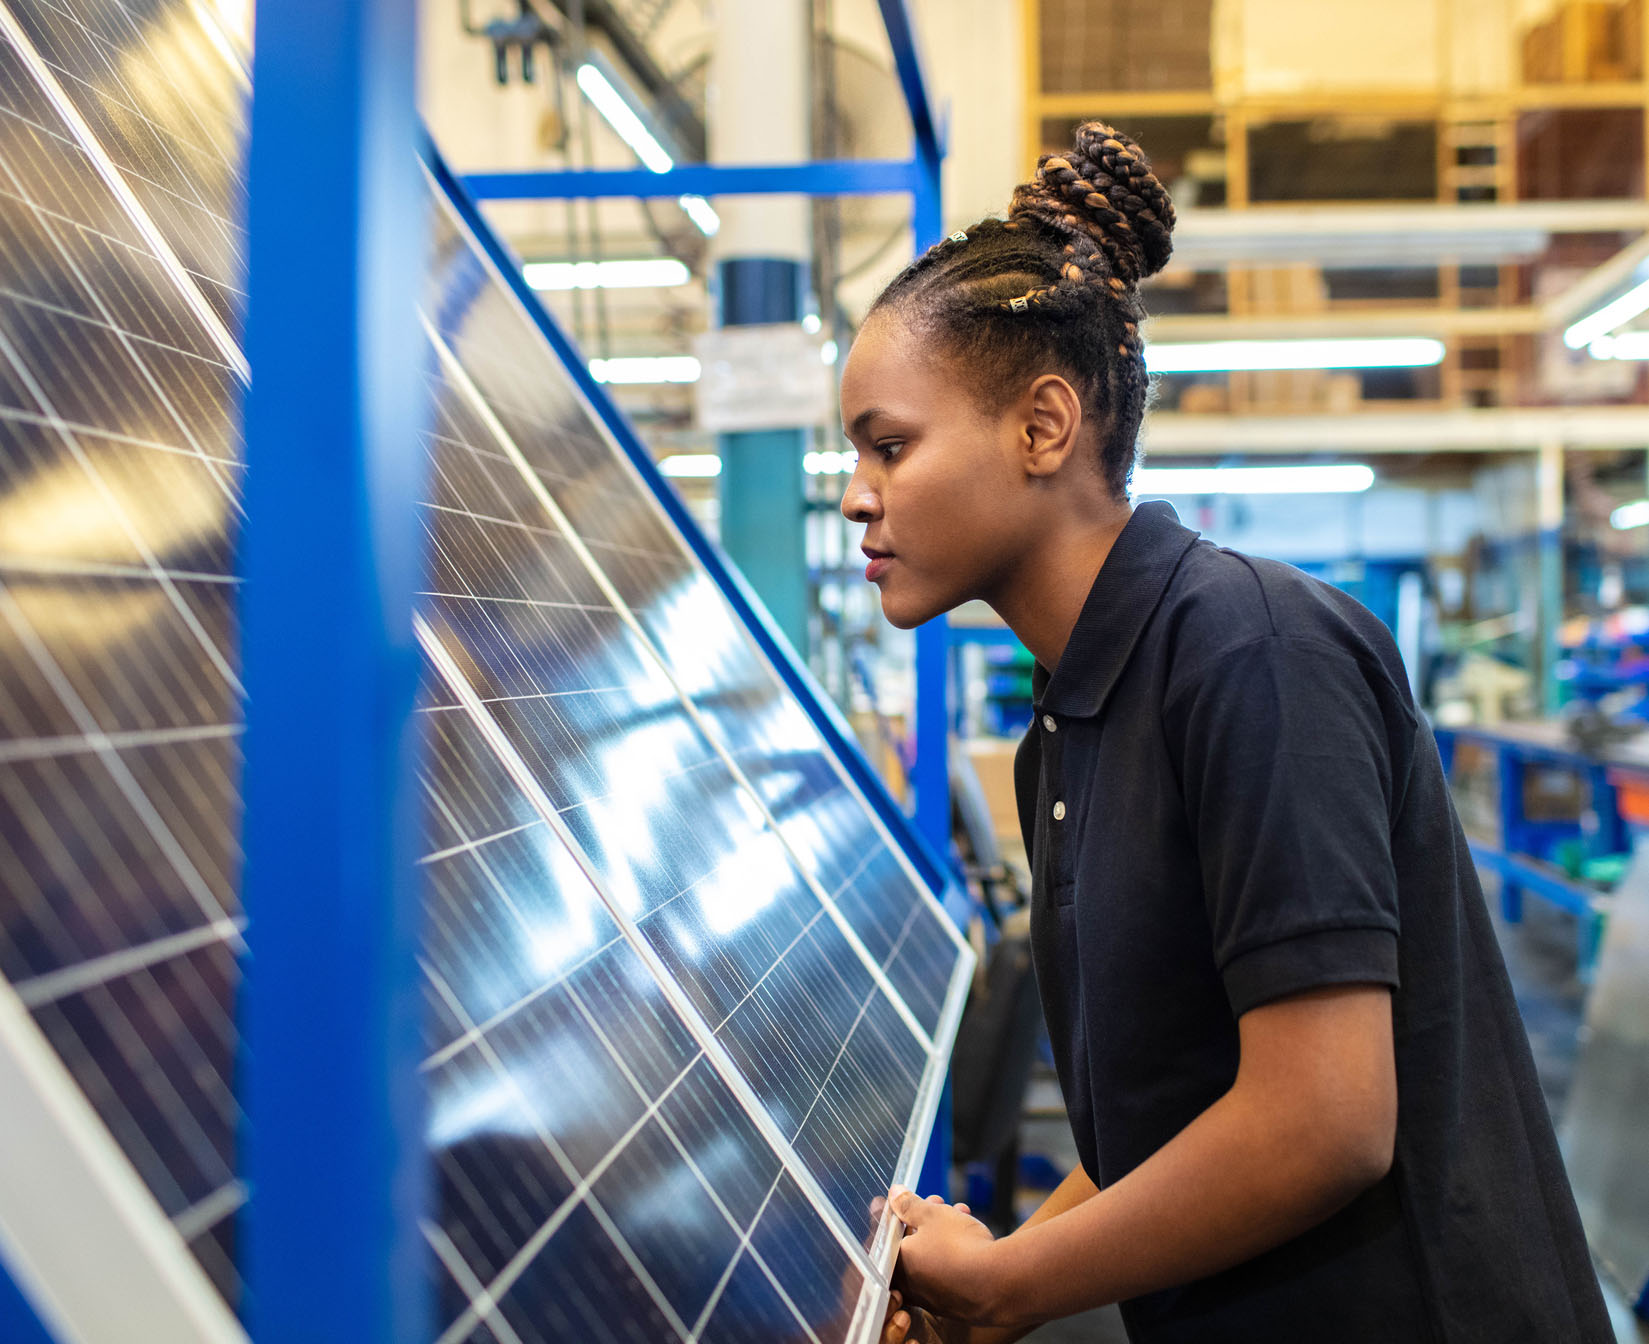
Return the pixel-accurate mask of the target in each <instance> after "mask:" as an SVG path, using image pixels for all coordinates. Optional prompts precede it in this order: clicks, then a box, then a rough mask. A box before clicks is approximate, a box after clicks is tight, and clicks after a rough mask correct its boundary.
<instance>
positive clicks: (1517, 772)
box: [1495, 742, 1527, 924]
mask: <svg viewBox="0 0 1649 1344" xmlns="http://www.w3.org/2000/svg"><path fill="white" fill-rule="evenodd" d="M1495 759H1496V766H1497V769H1498V772H1499V783H1500V852H1501V853H1502V854H1506V855H1512V854H1521V853H1524V852H1525V851H1526V849H1527V840H1526V837H1525V827H1526V823H1525V822H1524V819H1523V759H1522V757H1520V756H1519V755H1518V754H1517V752H1516V750H1515V749H1514V748H1513V747H1512V746H1511V744H1510V743H1506V742H1497V743H1496V744H1495ZM1500 917H1501V918H1502V919H1504V920H1505V921H1506V923H1508V924H1516V923H1517V922H1518V921H1519V920H1520V919H1522V918H1523V888H1522V887H1521V886H1519V885H1518V883H1517V881H1516V879H1515V878H1513V877H1512V875H1511V873H1510V872H1509V871H1508V870H1507V869H1505V868H1502V869H1501V871H1500Z"/></svg>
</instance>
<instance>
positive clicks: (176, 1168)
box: [0, 0, 970, 1344]
mask: <svg viewBox="0 0 1649 1344" xmlns="http://www.w3.org/2000/svg"><path fill="white" fill-rule="evenodd" d="M246 93H247V82H246V73H245V63H244V49H243V47H241V46H240V45H238V40H237V35H236V34H234V33H233V32H231V31H229V30H227V29H226V27H225V26H224V25H223V24H222V22H221V21H220V17H219V16H218V15H217V14H216V13H215V12H214V11H213V10H212V9H211V8H209V7H208V6H207V5H206V4H204V3H202V2H201V0H58V2H57V3H51V2H49V0H0V973H3V976H4V984H0V1132H3V1133H7V1134H9V1135H13V1136H17V1138H18V1141H19V1142H22V1141H23V1140H24V1139H25V1138H26V1139H28V1141H29V1142H30V1144H31V1147H30V1149H29V1151H30V1153H31V1155H32V1156H33V1158H34V1160H32V1161H30V1162H29V1163H27V1164H26V1165H27V1167H28V1170H27V1171H24V1170H22V1167H23V1165H24V1164H18V1163H15V1162H11V1161H10V1160H9V1159H8V1163H7V1170H6V1171H5V1172H4V1173H0V1261H3V1262H4V1265H5V1267H7V1268H9V1269H10V1270H11V1271H12V1274H13V1276H14V1277H15V1278H16V1279H17V1281H18V1283H19V1285H20V1286H21V1287H22V1288H23V1289H24V1291H25V1293H26V1294H27V1295H29V1296H30V1297H31V1298H32V1299H33V1300H34V1301H35V1304H36V1306H37V1307H38V1308H40V1309H41V1312H42V1315H43V1317H44V1319H46V1320H47V1321H48V1323H50V1324H51V1325H52V1326H53V1328H54V1329H55V1330H57V1331H58V1332H59V1333H60V1334H61V1335H62V1337H64V1338H76V1339H102V1338H136V1337H146V1336H143V1335H142V1331H143V1330H144V1329H149V1330H150V1331H151V1333H153V1332H154V1331H157V1330H159V1331H170V1332H171V1333H166V1334H163V1335H160V1334H156V1335H155V1337H165V1338H168V1339H177V1340H180V1341H182V1340H192V1339H232V1338H234V1337H235V1336H236V1335H237V1333H238V1327H237V1326H236V1325H235V1323H234V1320H233V1317H232V1315H231V1314H230V1311H229V1310H227V1309H225V1304H227V1306H228V1307H229V1308H232V1307H233V1306H234V1305H235V1304H236V1303H237V1302H238V1299H239V1294H240V1282H239V1278H238V1275H237V1269H236V1255H235V1245H234V1227H235V1224H236V1216H237V1212H238V1210H239V1209H240V1207H241V1205H242V1204H243V1203H244V1200H245V1189H244V1186H243V1185H242V1183H241V1181H240V1180H239V1178H238V1176H237V1169H236V1159H235V1148H236V1133H237V1128H238V1126H239V1124H240V1120H241V1116H240V1112H239V1110H238V1107H237V1102H236V1097H235V1092H234V1087H233V1078H234V1059H235V1052H236V1048H237V1047H236V1035H235V1028H234V999H235V984H236V965H237V958H238V956H239V954H240V953H241V952H242V951H243V950H244V943H243V936H244V935H246V933H247V930H246V929H245V926H244V921H243V920H242V917H241V914H240V910H239V905H238V898H237V877H238V864H239V851H238V845H237V830H238V822H239V798H238V769H239V761H238V742H237V739H238V735H239V732H240V722H241V716H240V685H239V682H238V679H237V674H236V660H237V653H236V630H235V613H236V583H237V580H236V574H235V554H234V552H235V539H236V534H237V530H238V526H239V522H240V512H239V502H238V501H239V476H240V470H241V468H240V465H239V460H238V459H239V453H238V430H237V419H238V413H239V405H240V398H241V393H242V391H243V390H244V386H245V382H246V373H247V371H246V366H245V360H244V357H243V355H242V353H241V349H240V345H239V332H240V324H241V315H242V311H243V308H244V296H243V295H242V294H241V293H240V292H239V290H238V289H237V277H238V275H239V268H240V259H241V257H242V256H243V254H244V245H243V239H242V237H241V234H240V232H239V228H238V226H237V224H236V223H235V222H234V221H236V220H238V219H240V218H242V217H243V214H244V211H243V206H244V200H243V197H244V181H243V176H242V168H241V152H240V139H241V135H242V131H243V126H244V113H243V104H244V101H245V97H246ZM430 199H431V212H432V218H433V221H434V237H433V242H432V251H431V263H430V272H429V279H428V287H427V294H426V301H425V303H424V305H423V310H424V313H425V314H426V316H425V325H426V330H427V334H428V338H429V343H430V348H431V351H432V358H431V360H430V364H429V368H430V374H429V389H430V395H431V399H432V403H433V414H432V431H431V433H430V435H429V437H428V441H427V449H428V455H429V487H428V496H427V504H426V505H425V507H424V509H423V521H424V526H425V529H426V532H427V534H428V538H429V551H428V583H427V588H428V591H427V594H426V595H425V597H424V599H423V606H422V610H421V612H420V614H419V617H418V626H419V635H420V639H421V641H422V643H423V645H424V648H425V651H426V654H427V657H428V665H429V673H428V676H427V678H426V691H425V695H424V700H423V706H422V709H421V711H420V713H421V719H422V720H423V723H424V727H425V730H426V731H425V736H426V742H427V749H426V760H427V767H426V771H425V781H424V783H425V790H426V795H427V811H426V817H427V821H426V835H425V851H426V852H425V854H424V858H423V861H422V862H423V868H424V871H425V873H426V875H427V891H428V912H427V932H426V937H425V947H424V956H423V968H424V972H425V977H424V980H425V988H426V991H427V998H428V1022H429V1028H428V1030H429V1053H428V1057H427V1058H426V1059H425V1061H424V1064H423V1072H424V1076H425V1078H426V1080H427V1083H428V1088H429V1096H430V1129H429V1141H430V1150H431V1158H432V1161H433V1162H434V1164H435V1167H436V1171H437V1173H438V1182H437V1184H438V1192H439V1199H438V1203H437V1207H435V1208H434V1209H432V1211H431V1215H430V1218H429V1221H428V1222H427V1223H426V1224H425V1226H424V1232H425V1234H426V1237H427V1239H428V1242H429V1245H430V1248H431V1257H430V1264H431V1272H432V1274H433V1275H434V1276H435V1278H436V1282H437V1300H438V1303H439V1321H440V1330H441V1334H440V1339H441V1340H442V1341H443V1344H445V1342H446V1341H456V1340H463V1339H496V1340H499V1341H503V1342H505V1344H509V1342H510V1341H516V1340H522V1341H534V1340H562V1339H592V1340H599V1339H609V1338H612V1339H647V1340H654V1339H670V1338H681V1339H717V1340H721V1339H727V1340H742V1339H751V1340H756V1339H761V1340H763V1341H770V1340H774V1339H781V1340H782V1339H808V1340H813V1341H817V1344H829V1341H832V1340H842V1339H847V1338H868V1337H871V1336H872V1335H873V1334H874V1331H875V1328H876V1326H877V1324H878V1323H879V1320H880V1312H881V1302H882V1298H883V1295H884V1294H885V1281H886V1274H887V1270H888V1264H889V1260H890V1256H891V1246H892V1234H891V1232H890V1230H889V1228H888V1226H887V1224H886V1223H885V1222H880V1223H878V1222H875V1221H873V1220H872V1219H871V1217H870V1213H869V1203H870V1201H871V1199H872V1198H873V1197H875V1196H876V1195H878V1194H879V1193H881V1192H882V1191H884V1190H885V1189H886V1187H887V1185H888V1183H889V1182H890V1181H892V1180H894V1179H900V1180H907V1181H908V1180H910V1179H911V1177H912V1176H913V1174H914V1170H915V1166H916V1164H917V1163H918V1162H919V1161H920V1158H921V1147H922V1144H923V1141H924V1139H925V1134H926V1126H927V1124H928V1122H929V1120H930V1119H931V1115H932V1107H933V1104H934V1099H935V1096H936V1089H937V1086H938V1083H939V1079H940V1077H941V1076H942V1071H943V1065H944V1057H945V1055H946V1054H947V1052H948V1049H949V1045H950V1041H951V1038H952V1035H953V1033H954V1029H955V1022H956V1017H957V1015H958V1013H959V1012H960V1005H961V998H962V995H963V993H964V991H965V985H966V980H967V972H968V963H969V961H970V957H969V954H968V953H967V951H966V949H965V947H964V946H963V944H962V943H961V941H960V940H959V939H958V938H957V936H956V933H955V931H954V929H953V928H952V927H951V925H950V924H949V922H948V921H947V919H946V918H945V916H944V915H943V913H942V912H941V910H940V909H939V907H938V905H937V903H936V902H935V900H934V898H933V894H932V891H931V890H930V888H929V887H928V886H927V885H926V884H925V883H924V882H923V880H922V879H921V877H920V876H919V875H918V873H917V871H916V870H915V869H914V868H913V867H912V865H911V863H910V861H909V858H908V856H907V854H906V852H905V850H904V848H903V847H902V841H901V840H900V839H898V838H896V837H895V836H894V835H893V834H891V833H890V832H889V831H888V830H887V828H886V827H885V826H884V825H883V824H882V822H881V821H880V820H878V817H877V814H876V812H875V811H874V810H873V809H872V808H871V806H870V805H869V804H868V803H867V800H866V799H865V797H864V796H863V795H862V794H861V793H860V791H859V790H858V789H857V787H856V786H855V785H854V783H853V782H852V779H851V776H850V775H849V773H848V772H847V771H846V770H845V768H844V766H843V763H842V762H841V760H840V759H839V758H838V757H837V756H836V755H835V754H834V753H833V751H832V750H831V748H830V747H829V745H828V744H827V742H826V741H825V739H824V738H823V736H821V734H820V732H819V730H818V728H817V727H816V724H815V720H814V718H813V717H812V716H811V715H810V714H809V712H808V710H807V709H806V708H805V707H804V706H803V705H802V704H801V703H800V702H799V701H798V700H797V699H796V698H795V697H794V696H793V695H792V694H791V692H790V691H789V690H787V689H786V686H785V683H784V682H783V681H782V680H781V679H780V677H779V675H778V673H777V671H776V669H775V668H774V666H773V664H772V663H771V662H769V661H768V659H767V658H766V656H765V655H764V654H763V653H762V652H761V651H760V648H759V646H758V644H757V643H756V642H755V640H754V639H753V638H752V637H751V634H750V632H749V631H748V630H747V629H746V628H745V627H744V625H743V624H742V623H741V621H740V619H739V617H738V616H737V615H736V614H735V612H734V610H733V609H732V608H731V607H730V606H729V604H728V603H727V601H726V600H725V598H724V596H723V594H722V590H721V589H720V587H719V586H718V585H717V583H716V581H715V580H714V579H713V578H712V577H711V575H710V574H709V573H708V572H707V571H706V570H705V569H704V568H703V567H702V566H701V565H700V564H699V563H698V562H697V561H696V560H695V559H694V557H693V551H692V549H691V548H690V547H689V546H688V545H687V544H686V541H685V540H684V538H683V536H682V535H681V534H680V532H679V531H678V530H677V529H676V528H675V526H674V525H673V524H672V523H671V522H670V521H669V519H668V517H667V515H666V514H665V512H664V511H663V510H662V509H661V508H660V506H659V504H658V501H657V500H656V499H655V498H654V497H653V495H652V494H651V493H650V491H649V490H648V488H647V487H646V485H645V484H644V483H643V482H642V480H641V478H640V477H639V476H638V475H637V474H636V472H635V470H634V468H633V467H632V466H631V465H630V462H629V459H628V458H627V457H626V456H625V454H624V453H623V452H622V451H621V449H620V448H619V447H618V446H617V445H615V443H614V442H613V440H612V439H611V438H610V437H609V436H608V435H607V434H606V432H605V431H604V430H603V428H602V427H601V422H600V421H599V420H598V419H597V418H596V417H595V416H594V415H593V414H592V409H591V407H590V405H589V404H588V403H587V402H586V401H585V400H584V399H583V398H582V396H581V395H580V393H579V392H578V390H577V388H576V387H575V385H574V384H573V382H572V381H571V380H570V378H569V377H568V374H567V371H566V370H565V368H564V367H563V366H562V365H561V364H560V362H559V361H558V360H557V358H556V356H555V355H554V353H553V352H552V350H551V347H550V346H549V345H548V343H547V342H546V341H545V339H544V336H543V334H542V332H541V330H540V328H539V326H538V325H537V321H538V320H540V319H537V318H535V316H534V315H533V314H531V313H530V312H529V310H528V309H527V308H526V307H525V306H524V304H523V300H522V299H521V297H520V291H519V288H518V287H517V286H515V285H512V284H511V283H510V282H509V281H508V279H507V278H506V277H505V276H504V275H503V274H502V273H501V272H500V271H499V270H497V269H496V268H495V267H494V265H493V264H492V262H491V261H490V260H489V251H488V249H487V248H486V247H485V246H483V245H482V240H481V239H480V238H479V237H478V236H477V234H476V232H475V229H476V227H478V226H476V225H474V224H473V222H472V221H471V220H470V218H469V217H468V216H467V215H466V214H465V213H464V212H462V211H460V210H459V209H457V208H455V205H454V202H453V201H452V200H451V199H449V197H448V196H447V195H446V194H445V192H444V190H443V189H442V188H441V187H439V186H438V185H437V184H436V182H435V180H434V179H433V178H431V179H430ZM295 656H309V655H307V654H304V655H298V654H295ZM54 1136H55V1137H54ZM42 1191H55V1192H58V1193H59V1195H60V1197H61V1198H60V1200H59V1201H58V1203H59V1207H56V1208H51V1207H42V1202H41V1200H40V1198H39V1196H40V1194H41V1192H42ZM63 1200H67V1201H69V1202H70V1203H71V1204H73V1206H74V1207H73V1208H72V1209H71V1210H69V1213H70V1215H71V1216H70V1217H69V1218H67V1219H66V1218H65V1217H64V1212H65V1210H64V1208H63V1207H61V1203H62V1201H63ZM65 1225H67V1226H69V1227H71V1228H72V1235H71V1236H69V1237H68V1238H65V1237H64V1235H63V1228H64V1226H65ZM185 1246H186V1247H187V1251H188V1252H189V1253H192V1254H186V1253H185V1252H184V1250H183V1248H184V1247H185ZM123 1273H125V1274H126V1275H127V1277H128V1278H129V1279H130V1280H131V1281H132V1282H133V1283H141V1284H146V1285H148V1286H147V1288H146V1289H145V1290H144V1291H143V1292H139V1291H138V1290H137V1289H136V1288H134V1289H133V1296H132V1297H130V1298H129V1299H128V1300H126V1301H125V1302H123V1303H122V1305H121V1307H120V1309H119V1313H118V1314H116V1313H115V1312H113V1311H111V1310H110V1309H109V1308H108V1307H107V1305H106V1304H103V1303H101V1302H100V1301H98V1300H97V1299H99V1298H103V1297H106V1296H108V1295H107V1294H106V1293H103V1292H100V1291H99V1285H100V1284H102V1285H106V1284H108V1283H109V1282H111V1281H118V1280H120V1278H121V1275H122V1274H123ZM214 1290H215V1291H214ZM134 1303H138V1304H139V1305H134ZM146 1311H147V1312H150V1313H151V1317H150V1319H149V1320H148V1321H147V1322H145V1321H141V1320H139V1319H138V1317H141V1316H142V1314H143V1313H144V1312H146ZM168 1311H171V1312H172V1313H173V1315H172V1316H167V1314H166V1313H167V1312H168ZM134 1313H135V1315H134Z"/></svg>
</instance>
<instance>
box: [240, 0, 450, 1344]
mask: <svg viewBox="0 0 1649 1344" xmlns="http://www.w3.org/2000/svg"><path fill="white" fill-rule="evenodd" d="M416 14H417V7H416V6H413V5H408V4H406V3H404V0H357V3H354V4H347V5H339V4H337V3H336V0H281V3H278V4H266V5H259V6H258V8H257V20H256V22H257V44H256V49H257V56H256V69H255V78H256V87H257V97H256V98H255V100H254V102H253V105H252V129H251V148H250V168H249V177H250V203H249V217H248V224H249V234H250V250H249V267H248V269H249V274H248V287H249V292H250V296H251V297H250V309H249V314H248V324H247V336H246V349H247V356H248V359H249V361H250V364H251V367H252V368H253V370H254V371H255V372H254V380H253V386H252V391H251V394H250V396H249V398H248V401H247V410H246V460H247V472H246V516H247V522H246V525H245V534H244V538H243V543H242V570H243V574H244V577H245V585H244V593H243V606H242V628H243V638H242V643H241V654H242V664H243V668H244V676H245V683H246V690H247V733H246V770H245V787H244V792H245V804H246V812H245V817H246V821H245V829H244V840H245V850H246V865H245V876H244V882H243V887H244V892H245V903H246V910H247V914H248V918H249V921H250V922H249V926H248V931H247V946H248V956H247V959H246V966H245V970H246V976H245V984H244V990H243V994H242V999H241V1004H242V1012H243V1018H244V1040H245V1048H244V1051H243V1055H242V1058H241V1061H240V1067H241V1071H242V1076H243V1081H244V1090H243V1096H244V1097H245V1099H246V1122H245V1131H244V1134H243V1136H242V1148H243V1166H242V1169H243V1170H244V1171H245V1172H246V1173H247V1178H248V1181H249V1183H250V1188H251V1194H250V1200H249V1204H248V1207H247V1216H246V1219H245V1242H244V1246H245V1258H244V1272H245V1279H246V1299H245V1307H244V1314H245V1316H246V1318H247V1321H248V1325H249V1329H250V1331H251V1333H252V1335H253V1336H254V1338H256V1339H257V1340H259V1341H260V1344H264V1342H274V1341H279V1342H280V1344H285V1342H286V1341H297V1340H302V1341H305V1344H334V1342H335V1344H346V1341H347V1342H348V1344H399V1342H400V1341H406V1340H417V1339H428V1338H430V1337H431V1335H432V1334H433V1330H432V1329H431V1318H432V1313H431V1312H430V1311H429V1310H428V1304H427V1301H426V1298H427V1295H428V1277H429V1276H428V1274H427V1271H426V1262H425V1254H424V1248H423V1244H422V1240H421V1236H420V1233H419V1230H418V1224H419V1218H420V1217H421V1216H422V1214H423V1213H424V1210H425V1199H424V1193H425V1185H426V1183H427V1174H426V1169H427V1161H426V1155H425V1149H424V1136H423V1123H422V1121H423V1116H422V1084H421V1080H420V1077H419V1073H418V1063H419V1060H420V1057H421V1054H422V1051H421V1045H422V1039H421V1037H422V1032H421V1028H422V999H421V996H420V993H419V987H418V978H417V965H416V954H417V935H418V925H419V922H420V919H421V909H420V904H421V903H420V901H419V892H418V886H417V883H416V880H415V876H414V874H415V866H414V862H415V854H416V848H415V846H416V839H417V820H418V811H417V806H416V796H417V795H416V781H417V773H416V759H415V750H414V734H413V732H412V716H413V708H414V701H415V697H416V694H417V688H418V677H419V669H420V660H419V656H418V652H417V646H416V644H415V642H414V638H413V633H412V609H413V601H414V595H415V592H416V590H417V588H418V586H419V585H418V583H417V578H418V575H419V574H420V573H421V571H422V561H421V552H422V547H421V541H420V531H419V526H418V521H417V511H416V503H417V500H418V499H419V498H421V487H420V478H421V473H422V470H423V462H424V454H423V453H422V451H421V450H420V448H419V434H420V430H421V429H422V428H423V421H422V415H421V412H420V409H419V408H420V407H421V405H422V403H423V402H424V399H425V389H424V384H423V380H422V368H423V361H424V358H425V354H424V349H425V346H424V342H423V339H422V335H421V329H420V327H419V322H418V315H417V309H416V302H417V296H418V289H419V280H420V277H422V275H423V274H424V269H425V256H424V248H423V230H422V228H421V227H420V225H421V220H422V214H423V206H422V202H423V200H424V196H423V193H422V191H421V184H420V180H419V177H418V170H417V163H416V161H415V159H414V157H413V154H412V149H413V146H414V145H415V144H416V142H417V114H416V111H415V107H416V104H415V86H414V55H415V41H414V38H415V30H416Z"/></svg>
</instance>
